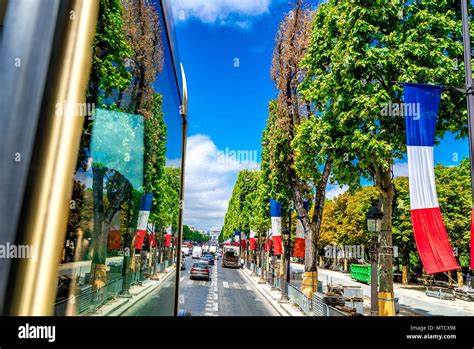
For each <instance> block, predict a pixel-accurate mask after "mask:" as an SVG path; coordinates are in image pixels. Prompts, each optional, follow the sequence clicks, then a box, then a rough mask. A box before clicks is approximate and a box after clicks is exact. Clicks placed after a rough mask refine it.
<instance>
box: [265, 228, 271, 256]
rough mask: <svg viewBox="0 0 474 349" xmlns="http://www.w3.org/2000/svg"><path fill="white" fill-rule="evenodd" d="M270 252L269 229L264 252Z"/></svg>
mask: <svg viewBox="0 0 474 349" xmlns="http://www.w3.org/2000/svg"><path fill="white" fill-rule="evenodd" d="M271 250H272V230H271V229H269V230H268V233H267V238H266V240H265V252H270V251H271Z"/></svg>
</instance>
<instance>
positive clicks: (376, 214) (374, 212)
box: [365, 201, 383, 316]
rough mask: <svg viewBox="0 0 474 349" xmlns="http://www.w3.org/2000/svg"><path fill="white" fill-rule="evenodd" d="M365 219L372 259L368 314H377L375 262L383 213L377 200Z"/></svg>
mask: <svg viewBox="0 0 474 349" xmlns="http://www.w3.org/2000/svg"><path fill="white" fill-rule="evenodd" d="M365 218H366V220H367V230H368V231H369V233H371V234H372V241H371V243H370V249H369V252H370V255H371V259H372V266H371V270H370V314H371V315H372V316H377V314H378V303H377V286H378V285H377V284H378V282H377V264H378V253H379V247H380V246H379V245H380V244H379V241H378V239H379V235H380V232H381V228H382V219H383V213H382V212H381V211H380V209H379V208H378V205H377V201H373V202H372V206H371V207H370V209H369V211H367V214H366V215H365Z"/></svg>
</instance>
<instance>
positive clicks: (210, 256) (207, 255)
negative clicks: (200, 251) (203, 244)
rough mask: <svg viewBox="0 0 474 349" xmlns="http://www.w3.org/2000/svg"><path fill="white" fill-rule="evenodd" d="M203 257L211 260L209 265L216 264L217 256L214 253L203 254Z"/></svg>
mask: <svg viewBox="0 0 474 349" xmlns="http://www.w3.org/2000/svg"><path fill="white" fill-rule="evenodd" d="M202 257H203V258H206V259H207V260H208V261H209V265H214V264H215V262H214V261H215V258H214V256H213V255H212V254H206V255H204V256H202Z"/></svg>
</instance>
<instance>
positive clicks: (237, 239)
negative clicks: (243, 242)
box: [234, 230, 240, 246]
mask: <svg viewBox="0 0 474 349" xmlns="http://www.w3.org/2000/svg"><path fill="white" fill-rule="evenodd" d="M234 241H235V242H234V246H239V244H240V231H239V230H234Z"/></svg>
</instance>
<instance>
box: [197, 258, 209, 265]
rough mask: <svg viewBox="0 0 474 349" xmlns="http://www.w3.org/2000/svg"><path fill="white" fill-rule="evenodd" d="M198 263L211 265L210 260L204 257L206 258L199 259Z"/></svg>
mask: <svg viewBox="0 0 474 349" xmlns="http://www.w3.org/2000/svg"><path fill="white" fill-rule="evenodd" d="M198 263H204V264H206V265H207V266H209V265H210V263H209V259H207V258H206V257H204V256H203V257H201V258H200V259H199V261H198Z"/></svg>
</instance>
